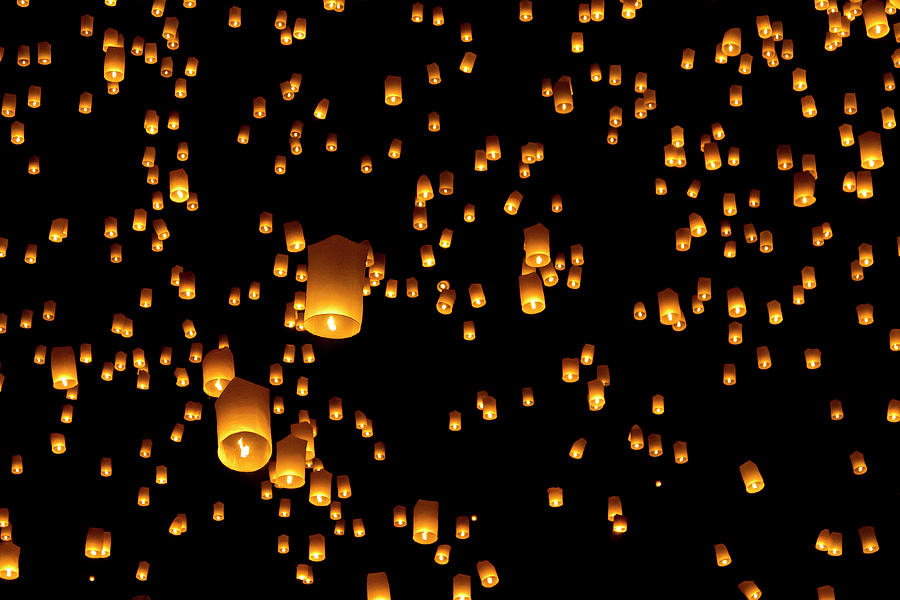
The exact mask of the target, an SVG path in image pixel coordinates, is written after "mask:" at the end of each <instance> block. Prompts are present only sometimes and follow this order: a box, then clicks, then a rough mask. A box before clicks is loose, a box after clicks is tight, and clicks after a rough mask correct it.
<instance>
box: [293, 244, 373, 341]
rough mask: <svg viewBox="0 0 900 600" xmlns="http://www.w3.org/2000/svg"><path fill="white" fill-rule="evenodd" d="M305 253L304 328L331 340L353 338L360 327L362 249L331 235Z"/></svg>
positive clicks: (365, 251)
mask: <svg viewBox="0 0 900 600" xmlns="http://www.w3.org/2000/svg"><path fill="white" fill-rule="evenodd" d="M308 251H309V281H308V283H307V284H306V312H305V313H304V323H303V324H304V327H305V328H306V330H307V331H309V332H310V333H312V334H313V335H317V336H320V337H326V338H332V339H343V338H348V337H351V336H354V335H356V334H357V333H359V331H360V329H361V327H362V312H363V285H364V283H365V274H366V272H365V266H366V254H367V248H366V246H364V245H363V244H358V243H356V242H353V241H351V240H348V239H347V238H345V237H342V236H339V235H333V236H331V237H329V238H327V239H325V240H322V241H321V242H317V243H315V244H313V245H311V246H309V248H308Z"/></svg>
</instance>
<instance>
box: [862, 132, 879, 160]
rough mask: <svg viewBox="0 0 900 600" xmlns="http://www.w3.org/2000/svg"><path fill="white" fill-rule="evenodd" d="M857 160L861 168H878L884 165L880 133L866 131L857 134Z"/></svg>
mask: <svg viewBox="0 0 900 600" xmlns="http://www.w3.org/2000/svg"><path fill="white" fill-rule="evenodd" d="M859 160H860V166H862V168H863V169H880V168H881V167H883V166H884V158H883V155H882V152H881V134H879V133H876V132H874V131H867V132H865V133H863V134H861V135H860V136H859Z"/></svg>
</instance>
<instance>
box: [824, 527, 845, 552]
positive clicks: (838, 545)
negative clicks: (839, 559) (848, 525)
mask: <svg viewBox="0 0 900 600" xmlns="http://www.w3.org/2000/svg"><path fill="white" fill-rule="evenodd" d="M827 551H828V555H829V556H840V555H841V554H843V553H844V536H843V534H842V533H840V532H837V531H832V532H831V539H830V541H829V542H828V549H827Z"/></svg>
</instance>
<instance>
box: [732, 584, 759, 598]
mask: <svg viewBox="0 0 900 600" xmlns="http://www.w3.org/2000/svg"><path fill="white" fill-rule="evenodd" d="M738 589H739V590H740V591H741V593H742V594H744V596H746V597H747V599H748V600H757V599H758V598H760V597H761V596H762V592H761V591H760V590H759V587H758V586H757V585H756V584H755V583H753V582H752V581H742V582H740V583H739V584H738Z"/></svg>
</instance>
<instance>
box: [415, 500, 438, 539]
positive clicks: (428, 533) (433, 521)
mask: <svg viewBox="0 0 900 600" xmlns="http://www.w3.org/2000/svg"><path fill="white" fill-rule="evenodd" d="M437 534H438V503H437V502H435V501H432V500H418V501H417V502H416V505H415V506H414V507H413V541H414V542H416V543H419V544H433V543H434V542H435V541H437Z"/></svg>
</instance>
